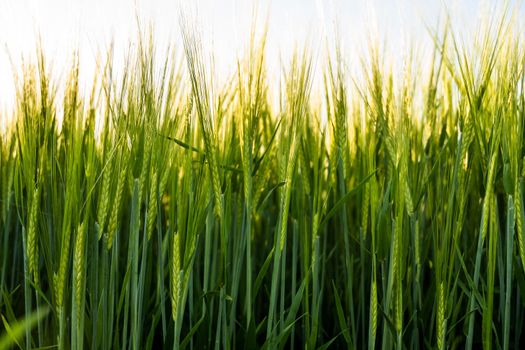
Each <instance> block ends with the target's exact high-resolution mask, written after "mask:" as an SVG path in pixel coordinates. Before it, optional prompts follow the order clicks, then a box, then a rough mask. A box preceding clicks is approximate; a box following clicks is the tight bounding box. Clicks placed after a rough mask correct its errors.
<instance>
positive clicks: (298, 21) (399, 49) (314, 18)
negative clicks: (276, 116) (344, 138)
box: [0, 0, 524, 111]
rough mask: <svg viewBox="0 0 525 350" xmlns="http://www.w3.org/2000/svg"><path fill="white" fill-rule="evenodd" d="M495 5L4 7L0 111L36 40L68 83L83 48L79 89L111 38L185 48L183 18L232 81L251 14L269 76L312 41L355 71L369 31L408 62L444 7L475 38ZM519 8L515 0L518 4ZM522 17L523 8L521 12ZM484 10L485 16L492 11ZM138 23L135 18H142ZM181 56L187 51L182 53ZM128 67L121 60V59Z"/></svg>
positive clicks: (63, 3) (118, 1)
mask: <svg viewBox="0 0 525 350" xmlns="http://www.w3.org/2000/svg"><path fill="white" fill-rule="evenodd" d="M497 2H499V3H501V2H503V1H498V0H258V1H257V0H187V1H184V0H0V111H2V109H4V110H5V109H7V108H8V107H9V106H12V104H13V101H14V83H13V65H14V66H15V67H16V68H17V69H18V68H20V67H19V66H20V64H21V62H22V58H24V60H25V61H31V59H33V60H34V55H35V52H36V44H37V42H38V40H39V39H38V38H40V41H41V43H42V47H43V49H44V52H45V54H46V57H47V58H48V59H49V60H50V61H51V62H52V68H53V72H54V74H55V75H56V76H58V77H62V76H63V75H65V74H66V71H67V67H68V62H70V60H71V54H72V52H73V50H74V49H78V50H79V55H80V62H81V63H80V64H81V84H83V85H84V86H86V87H87V86H89V83H91V80H90V79H91V78H92V76H93V72H94V70H95V60H96V57H97V54H98V53H100V52H101V51H104V50H105V48H107V47H108V46H109V43H110V42H111V40H112V39H113V42H114V45H115V54H116V58H117V62H118V59H119V58H121V59H123V57H124V54H125V51H126V49H127V48H128V46H129V43H130V41H131V42H132V41H133V40H134V39H136V37H137V23H139V22H140V23H142V24H143V25H144V24H148V23H151V24H153V27H154V33H155V41H156V43H157V44H158V45H159V47H161V48H162V47H165V45H166V44H168V43H173V44H174V47H175V49H176V50H177V47H180V46H179V45H180V44H181V40H180V27H179V20H178V19H179V14H180V12H181V10H182V11H185V13H190V14H193V16H194V17H195V18H197V19H198V26H199V28H200V29H201V32H202V37H203V42H204V43H205V47H206V50H208V51H209V53H211V54H213V57H214V65H215V71H216V74H217V75H218V76H219V77H226V76H228V74H230V73H232V72H233V70H234V69H235V62H236V59H237V58H238V57H239V56H240V55H242V52H243V48H244V47H245V46H246V44H247V43H248V38H249V28H250V25H251V23H252V19H253V15H252V14H253V12H254V11H253V9H254V6H255V8H257V9H258V11H257V13H258V15H259V20H260V21H261V22H264V20H265V19H266V18H267V19H268V39H267V43H268V45H267V57H268V65H269V70H270V71H272V72H277V73H278V72H279V70H280V67H281V65H280V64H281V62H284V63H285V65H286V62H287V60H289V58H290V56H291V53H292V52H293V49H294V48H295V47H299V48H300V47H302V46H303V45H304V44H305V43H308V44H309V46H310V47H311V50H312V52H313V54H314V57H320V56H322V54H323V50H324V49H325V47H326V46H325V45H324V44H323V39H324V40H328V41H330V42H334V40H333V39H334V38H335V37H338V38H340V39H341V43H342V47H343V52H344V53H345V57H349V58H350V59H349V60H350V61H352V62H354V63H358V62H359V60H358V58H357V56H358V54H359V53H360V52H364V51H366V48H367V44H368V39H369V38H370V37H371V33H374V34H375V35H376V36H377V37H379V38H381V39H382V40H383V41H384V42H387V43H388V47H389V52H390V53H393V55H394V56H396V55H397V56H401V55H402V54H403V53H406V51H407V46H408V44H407V43H411V44H414V45H415V46H416V47H422V48H423V50H424V48H425V47H426V46H428V45H429V42H430V41H429V35H428V32H427V30H426V29H425V28H426V26H430V27H432V28H435V27H436V25H437V23H438V20H439V18H443V13H444V12H443V10H444V9H445V8H446V9H447V10H448V12H449V14H450V15H451V17H452V20H453V24H454V27H455V28H456V30H457V31H459V32H462V31H464V32H468V31H469V30H470V31H471V28H475V26H476V24H477V23H478V22H479V19H480V15H481V14H482V13H483V10H484V9H485V10H486V9H490V8H491V6H494V4H495V3H497ZM518 2H519V0H511V1H510V3H511V6H516V5H517V4H518ZM517 6H518V7H519V11H520V13H524V11H523V7H524V6H523V5H517ZM485 12H486V11H485ZM137 19H138V20H137ZM180 50H182V48H181V47H180ZM121 62H122V60H121Z"/></svg>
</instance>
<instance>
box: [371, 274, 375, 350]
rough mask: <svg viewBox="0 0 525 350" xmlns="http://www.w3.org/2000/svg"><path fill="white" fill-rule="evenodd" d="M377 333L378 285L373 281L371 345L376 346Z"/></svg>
mask: <svg viewBox="0 0 525 350" xmlns="http://www.w3.org/2000/svg"><path fill="white" fill-rule="evenodd" d="M376 333H377V283H376V280H375V279H373V280H372V287H371V288H370V338H371V341H370V344H372V345H373V344H375V338H376Z"/></svg>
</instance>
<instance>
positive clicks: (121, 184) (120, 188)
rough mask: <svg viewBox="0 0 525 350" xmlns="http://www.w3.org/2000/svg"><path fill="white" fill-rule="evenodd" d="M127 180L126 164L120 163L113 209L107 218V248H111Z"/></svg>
mask: <svg viewBox="0 0 525 350" xmlns="http://www.w3.org/2000/svg"><path fill="white" fill-rule="evenodd" d="M126 182H127V164H121V167H120V173H119V176H118V184H117V193H116V196H115V202H114V203H113V211H112V212H111V217H110V219H109V226H108V235H107V242H106V245H107V247H108V249H111V247H112V245H113V237H114V235H115V231H116V230H117V224H118V219H119V215H120V205H121V202H122V196H123V194H124V188H125V187H126V186H125V185H126Z"/></svg>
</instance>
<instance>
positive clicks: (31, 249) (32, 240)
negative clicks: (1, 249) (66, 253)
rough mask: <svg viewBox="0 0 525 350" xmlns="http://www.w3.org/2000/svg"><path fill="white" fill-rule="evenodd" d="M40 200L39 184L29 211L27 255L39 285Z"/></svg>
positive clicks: (31, 272)
mask: <svg viewBox="0 0 525 350" xmlns="http://www.w3.org/2000/svg"><path fill="white" fill-rule="evenodd" d="M39 202H40V186H39V185H37V186H36V188H35V190H34V192H33V200H32V202H31V209H30V212H29V226H28V230H27V232H28V234H27V256H28V260H29V273H30V274H33V280H34V282H35V285H38V282H39V277H38V243H37V237H36V226H37V214H38V206H39Z"/></svg>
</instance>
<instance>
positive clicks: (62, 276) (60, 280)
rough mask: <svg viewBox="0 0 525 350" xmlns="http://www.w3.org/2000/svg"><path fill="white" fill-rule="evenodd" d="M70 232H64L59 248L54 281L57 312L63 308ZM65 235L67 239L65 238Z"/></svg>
mask: <svg viewBox="0 0 525 350" xmlns="http://www.w3.org/2000/svg"><path fill="white" fill-rule="evenodd" d="M68 234H69V235H70V232H69V231H67V232H65V235H64V236H63V237H62V245H61V248H60V263H59V266H58V274H57V275H56V280H55V283H56V284H55V292H56V306H57V310H59V312H61V311H62V310H63V306H64V289H65V285H66V272H67V267H68V262H69V245H70V241H71V239H70V236H69V235H68ZM66 235H67V237H66Z"/></svg>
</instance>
